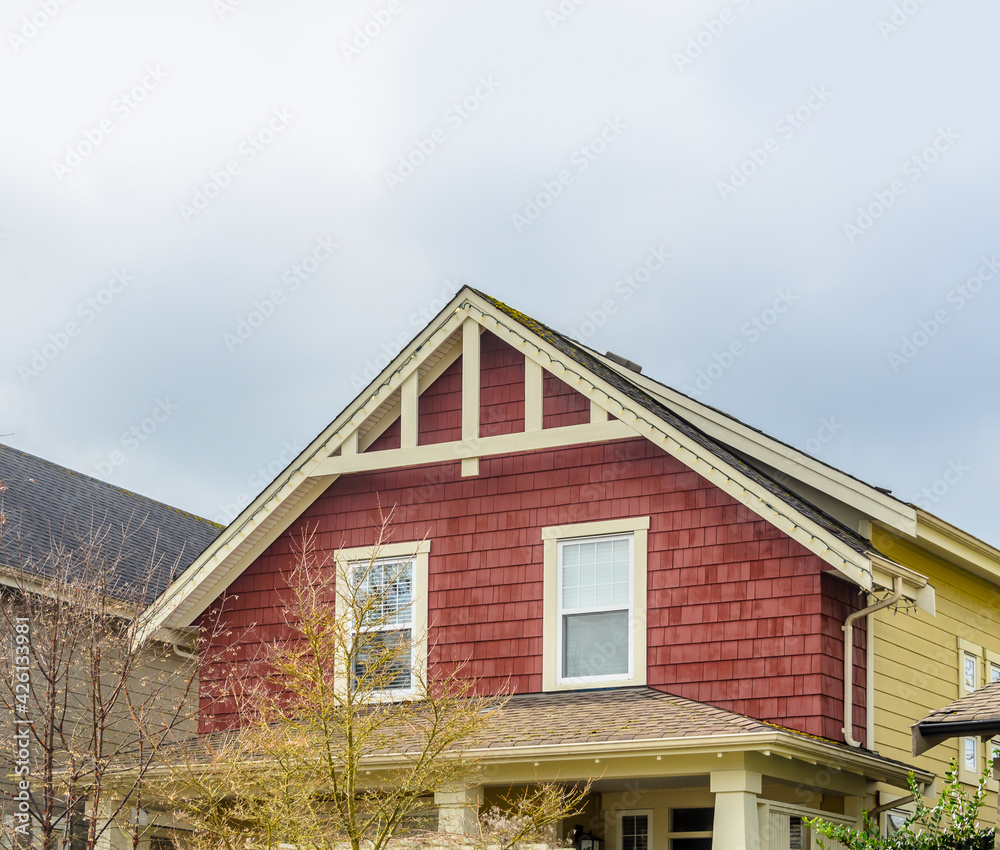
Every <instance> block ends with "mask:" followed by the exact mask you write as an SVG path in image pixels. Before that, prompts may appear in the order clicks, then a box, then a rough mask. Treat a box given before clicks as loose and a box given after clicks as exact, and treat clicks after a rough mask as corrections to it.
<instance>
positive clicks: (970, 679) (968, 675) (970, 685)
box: [965, 655, 976, 691]
mask: <svg viewBox="0 0 1000 850" xmlns="http://www.w3.org/2000/svg"><path fill="white" fill-rule="evenodd" d="M965 689H966V690H967V691H974V690H975V689H976V659H975V658H974V657H973V656H971V655H966V656H965Z"/></svg>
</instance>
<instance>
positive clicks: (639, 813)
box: [617, 809, 653, 850]
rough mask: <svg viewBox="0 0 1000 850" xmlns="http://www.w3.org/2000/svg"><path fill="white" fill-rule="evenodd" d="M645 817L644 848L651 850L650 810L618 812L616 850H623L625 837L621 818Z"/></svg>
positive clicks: (651, 815)
mask: <svg viewBox="0 0 1000 850" xmlns="http://www.w3.org/2000/svg"><path fill="white" fill-rule="evenodd" d="M631 817H645V818H646V848H647V850H653V810H652V809H625V810H622V811H619V812H618V843H617V850H625V835H624V833H623V832H622V818H631Z"/></svg>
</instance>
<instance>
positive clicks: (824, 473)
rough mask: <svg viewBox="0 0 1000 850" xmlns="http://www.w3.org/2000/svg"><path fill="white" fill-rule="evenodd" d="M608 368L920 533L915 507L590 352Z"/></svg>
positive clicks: (834, 492)
mask: <svg viewBox="0 0 1000 850" xmlns="http://www.w3.org/2000/svg"><path fill="white" fill-rule="evenodd" d="M592 353H593V355H594V356H595V357H597V359H599V360H600V361H601V362H602V363H604V364H605V365H606V366H607V367H608V368H609V369H613V370H614V371H616V372H617V373H618V374H619V375H621V376H622V377H623V378H625V379H626V380H628V381H631V382H632V383H634V384H636V385H637V386H639V387H642V389H644V390H645V391H646V392H648V393H649V394H650V395H652V396H654V397H655V398H656V399H658V400H659V401H661V402H662V403H663V404H665V405H666V406H667V407H670V408H671V409H673V410H674V412H676V413H677V415H678V416H681V417H682V418H684V419H686V420H687V421H688V422H690V423H691V424H692V425H694V426H695V427H696V428H698V429H699V430H701V431H704V432H705V433H706V434H708V435H709V436H710V437H712V438H713V439H715V440H718V441H719V442H720V443H723V444H724V445H726V446H728V447H729V448H731V449H733V451H736V452H739V453H740V454H745V455H748V456H749V457H752V458H754V459H756V460H759V461H760V462H762V463H766V464H767V465H768V466H771V467H773V468H775V469H777V470H779V471H780V472H782V473H783V474H785V475H788V476H789V477H791V478H794V479H796V480H797V481H802V482H803V483H805V484H808V485H810V486H811V487H815V488H816V489H818V490H822V491H823V492H825V493H827V494H829V495H830V496H832V497H834V498H836V499H839V500H841V501H843V502H844V503H845V504H847V505H850V506H852V507H854V508H855V509H856V510H859V511H861V512H862V513H865V514H867V515H868V516H870V517H871V518H872V519H873V520H877V521H879V522H881V523H883V524H885V525H886V526H888V527H890V528H892V529H894V530H896V531H898V532H899V533H901V534H906V535H909V536H911V537H912V536H913V535H914V534H916V529H917V517H916V511H915V510H914V509H913V507H912V506H911V505H908V504H906V503H905V502H902V501H900V500H899V499H896V498H893V497H892V496H890V495H888V494H887V493H883V492H882V491H881V490H878V489H877V488H875V487H872V486H870V485H868V484H865V483H864V482H862V481H859V480H857V479H856V478H852V477H851V476H849V475H847V474H846V473H844V472H841V471H840V470H838V469H835V468H834V467H832V466H828V465H827V464H825V463H823V462H822V461H819V460H816V458H813V457H810V456H809V455H807V454H805V453H804V452H801V451H799V450H798V449H795V448H792V447H791V446H787V445H785V444H783V443H781V442H779V441H777V440H775V439H773V438H771V437H768V436H767V435H766V434H762V433H761V432H760V431H757V430H755V429H754V428H751V427H750V426H748V425H744V424H743V423H742V422H739V421H738V420H736V419H733V418H732V417H729V416H727V415H726V414H724V413H721V412H719V411H718V410H713V409H712V408H711V407H709V406H707V405H705V404H702V403H701V402H698V401H696V400H695V399H693V398H690V397H689V396H686V395H684V394H683V393H680V392H678V391H677V390H674V389H672V388H670V387H668V386H665V385H664V384H661V383H659V382H658V381H654V380H652V379H651V378H648V377H646V376H645V375H640V374H639V373H637V372H633V371H631V370H628V369H624V368H623V367H622V366H620V365H619V364H617V363H615V362H614V361H613V360H609V359H608V358H607V357H604V356H602V355H600V354H598V353H597V352H592Z"/></svg>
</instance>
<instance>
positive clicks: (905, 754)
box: [872, 530, 1000, 823]
mask: <svg viewBox="0 0 1000 850" xmlns="http://www.w3.org/2000/svg"><path fill="white" fill-rule="evenodd" d="M872 542H873V543H874V544H875V546H876V547H878V548H879V549H881V550H882V551H883V552H885V553H886V554H887V555H889V556H890V557H892V558H893V559H894V560H896V561H898V562H899V563H901V564H903V565H905V566H907V567H910V568H911V569H914V570H916V571H918V572H920V573H923V574H924V575H926V576H927V577H928V578H929V579H930V582H931V584H933V585H934V588H935V591H936V594H937V615H936V616H934V617H931V616H930V615H928V614H927V613H925V612H923V611H918V610H915V609H914V610H910V611H907V612H902V611H897V612H893V611H891V610H885V611H880V612H878V613H877V614H875V615H874V620H875V624H874V630H873V631H874V636H875V643H874V652H875V663H874V671H875V676H874V678H875V688H874V709H875V714H874V722H875V749H876V750H877V751H878V752H879V753H881V754H882V755H883V756H888V757H889V758H893V759H898V760H899V761H903V762H906V763H908V764H913V765H915V766H918V767H921V768H924V769H926V770H932V771H934V772H935V773H936V774H937V775H938V776H939V777H940V776H943V775H944V772H945V770H946V769H947V768H948V765H949V762H950V761H951V760H952V759H953V758H956V757H957V756H958V754H959V741H958V740H957V739H956V740H951V741H945V742H944V743H942V744H938V745H937V746H936V747H933V748H932V749H931V750H930V751H929V752H927V753H925V754H924V755H922V756H918V757H916V758H914V757H913V756H912V755H910V753H911V742H910V740H911V739H910V726H912V725H913V724H914V723H916V722H917V721H918V720H921V719H923V718H924V717H926V716H927V715H928V714H929V713H930V712H931V711H933V710H935V709H938V708H942V707H943V706H945V705H947V704H948V703H950V702H952V701H953V700H955V699H957V698H958V697H959V696H960V695H962V694H960V693H959V659H960V654H959V638H962V639H964V640H966V641H969V642H971V643H973V644H977V645H978V646H980V647H982V648H983V650H984V653H983V656H984V657H983V658H982V659H981V660H980V665H979V681H978V685H979V686H981V685H983V684H985V682H986V681H988V675H989V665H988V664H986V663H984V662H985V660H986V659H985V655H986V651H992V652H994V653H1000V587H998V586H997V585H996V584H993V583H991V582H989V581H987V580H985V579H981V578H979V577H977V576H974V575H972V574H971V573H968V572H966V571H965V570H962V569H960V568H958V567H956V566H952V565H949V564H947V563H946V562H944V561H943V560H940V559H938V558H937V557H935V556H933V555H931V554H930V553H927V552H925V551H923V550H920V549H918V548H917V547H915V546H911V545H909V544H907V543H903V542H901V541H899V540H898V539H896V538H894V537H891V536H889V535H885V534H883V533H880V532H879V531H877V530H876V532H875V534H874V536H873V538H872ZM963 693H964V692H963ZM984 766H985V755H984V753H983V749H982V748H981V750H980V768H982V767H984ZM981 815H982V817H983V820H984V821H988V822H989V823H993V822H994V820H995V816H996V796H995V795H994V794H991V795H990V798H989V799H988V800H987V802H986V805H985V806H984V808H983V811H982V812H981Z"/></svg>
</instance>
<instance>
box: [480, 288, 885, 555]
mask: <svg viewBox="0 0 1000 850" xmlns="http://www.w3.org/2000/svg"><path fill="white" fill-rule="evenodd" d="M470 288H471V287H470ZM472 291H473V292H475V293H476V294H477V295H479V296H480V297H481V298H485V299H486V300H487V301H489V302H490V303H491V304H493V306H495V307H496V308H497V309H499V310H502V311H503V312H504V313H506V314H507V315H508V316H510V317H511V318H512V319H514V320H516V321H517V322H518V323H519V324H521V325H522V326H524V327H525V328H527V329H528V330H530V331H532V332H533V333H535V334H537V335H538V336H540V337H541V338H542V339H544V340H546V341H547V342H548V343H550V344H551V345H552V346H554V347H555V348H557V349H558V350H559V351H561V352H563V353H564V354H565V355H566V356H567V357H569V358H571V359H572V360H574V361H575V362H577V363H579V364H580V365H581V366H583V367H585V368H586V369H588V370H590V371H591V372H593V373H594V374H595V375H598V376H599V377H601V378H603V379H604V380H605V381H607V382H608V383H609V384H611V385H612V386H613V387H615V388H616V389H618V390H620V391H621V392H622V393H624V394H625V395H626V396H628V397H629V398H630V399H632V400H633V401H634V402H636V403H637V404H639V405H641V406H642V407H644V408H645V409H646V410H648V411H649V412H650V413H652V414H653V415H654V416H656V417H658V418H659V419H661V420H663V421H664V422H667V423H669V424H670V425H672V426H673V427H674V428H676V429H677V430H678V431H680V432H681V433H682V434H684V435H685V436H686V437H688V438H690V439H691V440H693V441H694V442H696V443H697V444H698V445H700V446H701V447H702V448H704V449H706V450H707V451H708V452H709V453H710V454H712V455H714V456H715V457H717V458H718V459H719V460H721V461H723V462H725V463H726V464H728V465H729V466H730V467H732V468H734V469H738V470H739V471H740V472H742V473H743V474H744V475H746V476H747V477H748V478H750V479H751V480H752V481H754V482H756V483H757V484H759V485H760V486H761V487H763V488H764V489H765V490H766V491H767V492H769V493H771V495H773V496H774V497H775V499H777V500H779V501H781V502H784V503H785V504H786V505H790V506H792V507H794V508H795V509H796V510H797V511H798V512H799V513H800V514H802V515H803V516H805V517H808V518H809V519H811V520H812V521H813V522H815V523H816V524H817V525H819V526H820V527H821V528H824V529H826V530H827V531H829V532H830V533H831V534H832V535H833V536H834V537H836V538H837V539H839V540H840V541H841V542H843V543H845V544H847V546H849V547H850V548H851V549H853V550H854V551H855V552H858V553H859V554H861V555H865V556H871V555H881V553H880V552H879V551H878V550H877V549H875V548H874V547H873V546H872V545H871V543H869V542H868V541H867V540H865V538H863V537H862V536H861V535H860V534H858V533H857V532H856V531H854V530H853V529H850V528H848V527H847V526H845V525H844V524H842V523H841V522H839V521H838V520H836V519H834V518H833V517H832V516H830V515H829V514H827V513H825V512H824V511H822V510H820V509H819V508H818V507H816V506H815V505H813V504H811V503H810V502H807V501H806V500H805V499H803V498H802V497H801V496H799V495H798V494H796V493H793V492H792V491H791V490H789V489H788V488H787V487H784V486H782V485H781V484H780V483H778V482H777V481H775V480H774V479H773V478H772V477H771V476H769V475H768V474H767V473H765V472H764V471H763V470H761V469H759V468H758V467H756V466H755V465H753V464H752V463H751V462H749V461H748V460H747V459H746V458H743V457H740V456H738V455H736V454H735V453H733V451H732V450H731V449H729V448H727V447H726V446H724V445H722V443H720V442H718V441H717V440H715V439H713V438H712V437H710V436H708V435H707V434H706V433H705V432H704V431H701V430H700V429H699V428H697V427H696V426H694V425H693V424H691V423H690V422H688V421H687V420H686V419H684V418H683V417H681V416H678V415H677V414H676V413H675V412H674V411H673V410H670V409H669V408H668V407H666V406H665V405H664V404H663V403H661V402H660V401H658V400H657V399H655V398H653V397H652V396H651V395H650V394H649V393H648V392H646V391H645V390H644V389H643V388H642V387H640V386H639V385H637V384H635V383H633V382H632V381H629V380H628V378H626V377H625V376H624V375H622V374H620V373H619V372H616V371H615V370H613V369H609V368H608V367H607V366H606V365H605V364H604V363H602V362H601V361H600V360H598V359H597V358H596V357H594V355H593V354H591V352H590V351H588V350H587V348H586V347H584V346H582V345H580V344H579V343H577V342H576V341H575V340H573V339H570V338H569V337H567V336H564V335H563V334H561V333H559V332H558V331H555V330H553V329H552V328H550V327H548V326H547V325H543V324H542V323H541V322H539V321H537V320H535V319H533V318H531V317H530V316H527V315H525V314H524V313H521V312H519V311H517V310H514V309H512V308H511V307H508V306H507V305H506V304H504V303H503V302H502V301H498V300H497V299H496V298H493V297H492V296H490V295H487V294H486V293H484V292H479V291H478V290H472Z"/></svg>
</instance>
